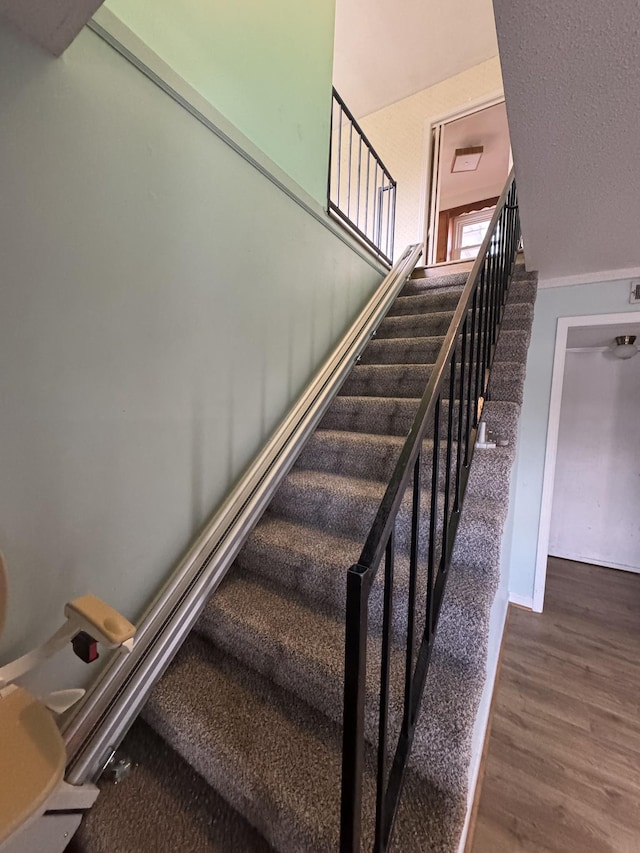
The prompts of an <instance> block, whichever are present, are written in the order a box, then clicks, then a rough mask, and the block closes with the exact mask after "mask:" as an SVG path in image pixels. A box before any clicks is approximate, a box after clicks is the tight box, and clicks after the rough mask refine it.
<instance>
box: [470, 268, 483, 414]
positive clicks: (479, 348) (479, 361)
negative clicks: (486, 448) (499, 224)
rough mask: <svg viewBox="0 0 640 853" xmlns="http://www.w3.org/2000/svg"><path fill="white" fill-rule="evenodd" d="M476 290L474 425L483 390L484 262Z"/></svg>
mask: <svg viewBox="0 0 640 853" xmlns="http://www.w3.org/2000/svg"><path fill="white" fill-rule="evenodd" d="M476 292H477V293H478V294H479V297H478V300H479V308H478V339H477V353H476V379H475V389H474V392H473V396H474V400H475V404H474V411H473V425H474V427H477V426H478V420H479V418H478V401H479V399H480V397H481V396H482V391H481V385H480V383H481V370H482V358H483V351H484V349H483V345H482V325H483V322H484V311H485V307H484V264H483V266H482V269H481V271H480V282H479V283H478V287H477V289H476Z"/></svg>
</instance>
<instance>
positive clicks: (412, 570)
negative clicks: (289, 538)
mask: <svg viewBox="0 0 640 853" xmlns="http://www.w3.org/2000/svg"><path fill="white" fill-rule="evenodd" d="M421 463H422V454H421V453H418V458H417V459H416V461H415V464H414V466H413V496H412V502H411V550H410V554H409V598H408V601H407V658H406V668H405V674H404V715H403V718H402V734H403V735H404V736H405V737H407V736H408V735H409V730H410V729H411V728H412V726H413V723H414V720H413V718H412V716H411V699H412V695H413V655H414V653H415V621H416V584H417V579H418V557H419V547H420V546H419V540H420V496H421V491H420V484H421V480H422V476H421Z"/></svg>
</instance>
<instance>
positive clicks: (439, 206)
mask: <svg viewBox="0 0 640 853" xmlns="http://www.w3.org/2000/svg"><path fill="white" fill-rule="evenodd" d="M430 141H431V157H430V166H431V168H430V175H429V177H428V186H429V205H428V223H427V238H426V242H427V264H428V265H429V266H432V265H435V264H448V263H457V262H459V261H469V260H474V259H475V257H476V255H477V253H478V249H479V248H480V245H481V244H482V241H483V240H484V236H485V234H486V231H487V228H488V227H489V222H490V221H491V217H492V215H493V211H494V209H495V206H496V204H497V202H498V199H499V197H500V193H501V192H502V189H503V187H504V184H505V181H506V179H507V177H508V174H509V170H510V168H511V144H510V140H509V126H508V123H507V112H506V107H505V103H504V100H500V101H499V102H497V103H494V104H492V105H490V106H484V107H481V108H478V109H475V110H474V111H472V112H468V113H465V114H463V115H458V116H457V117H450V118H448V119H446V120H444V121H440V122H437V123H435V124H433V125H432V126H431V140H430Z"/></svg>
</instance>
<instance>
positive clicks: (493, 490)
mask: <svg viewBox="0 0 640 853" xmlns="http://www.w3.org/2000/svg"><path fill="white" fill-rule="evenodd" d="M345 435H349V436H351V433H345ZM500 436H501V437H503V438H505V440H509V441H510V444H509V446H508V447H500V448H495V449H494V450H476V451H475V454H474V457H473V465H472V466H471V471H470V483H471V484H472V487H473V493H474V494H475V495H477V496H478V497H487V498H492V499H496V500H498V499H500V497H501V495H502V488H503V487H502V485H496V484H495V477H494V473H493V472H494V471H495V470H498V471H499V472H504V471H508V470H510V468H511V465H512V463H513V457H514V454H515V436H513V435H511V436H510V435H509V434H508V433H507V432H506V430H505V429H504V428H502V429H501V431H500ZM401 447H402V445H401V443H400V442H396V443H394V444H387V445H385V446H382V447H380V446H379V445H378V443H375V442H368V441H366V439H365V440H363V441H361V442H359V443H356V442H353V441H340V434H336V433H329V434H326V433H323V432H322V431H318V432H317V433H316V435H315V436H314V437H313V438H312V440H311V441H310V442H309V443H308V445H307V447H306V448H305V449H304V451H303V452H302V454H301V455H300V457H299V459H298V462H297V463H296V468H298V469H300V470H311V471H327V472H336V473H341V474H343V475H347V476H351V477H357V478H360V479H372V480H379V481H380V482H388V481H389V480H390V478H391V475H392V474H393V471H394V469H395V466H396V464H397V461H398V458H399V456H400V451H401ZM456 454H457V443H455V442H454V444H453V445H452V449H451V476H452V483H454V482H455V472H456V465H457V456H456ZM445 455H446V447H445V445H444V442H443V443H442V445H441V449H440V466H439V467H440V477H439V482H440V489H441V490H442V491H444V488H445V479H446V466H445ZM432 461H433V443H432V442H431V441H426V442H425V443H424V446H423V451H422V456H421V462H422V483H423V486H425V487H426V486H427V485H428V484H429V483H430V482H431V472H432ZM463 463H464V459H463ZM496 466H497V469H496Z"/></svg>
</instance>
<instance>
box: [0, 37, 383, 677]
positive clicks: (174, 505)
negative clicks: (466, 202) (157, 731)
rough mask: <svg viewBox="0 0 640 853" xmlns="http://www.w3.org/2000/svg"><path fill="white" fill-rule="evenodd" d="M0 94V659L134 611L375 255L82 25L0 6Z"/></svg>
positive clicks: (316, 360) (284, 406)
mask: <svg viewBox="0 0 640 853" xmlns="http://www.w3.org/2000/svg"><path fill="white" fill-rule="evenodd" d="M0 115H2V123H3V128H6V129H8V132H6V133H0V186H1V187H2V205H0V257H1V258H2V268H1V270H0V283H1V287H2V310H1V311H0V364H2V370H1V371H0V400H1V401H2V405H1V406H0V435H1V436H2V440H1V441H0V471H2V477H0V550H2V551H3V552H4V555H5V557H6V559H7V564H8V567H9V572H10V585H11V589H10V610H9V621H8V624H7V627H6V631H5V633H4V635H3V637H2V638H1V640H2V642H1V643H0V660H5V659H7V658H10V656H12V655H18V654H20V653H22V652H24V651H25V650H26V649H27V647H29V645H33V644H35V643H37V642H39V641H41V640H43V639H45V637H46V636H47V634H48V633H50V632H52V631H53V630H55V628H56V627H57V625H58V623H59V621H60V619H61V617H62V612H63V606H64V603H65V602H66V601H67V600H68V599H70V598H73V597H75V596H77V595H81V594H83V593H86V592H89V591H92V592H94V593H95V594H96V595H99V596H101V597H103V598H104V599H106V600H107V601H109V602H111V603H112V604H113V605H114V606H115V607H118V608H120V609H122V611H123V612H124V613H125V614H126V615H127V616H128V617H130V618H132V619H134V620H135V619H137V618H138V616H139V614H140V613H141V611H142V610H143V609H144V607H145V605H146V604H147V603H148V602H149V600H150V599H151V597H152V596H153V594H154V593H155V591H156V590H157V588H158V586H159V584H160V583H161V581H162V580H163V579H164V578H165V577H166V576H167V575H168V574H169V573H170V571H171V569H172V568H173V567H174V566H175V564H176V562H177V561H178V559H179V558H180V557H181V555H182V554H183V553H184V552H185V550H186V548H187V547H188V545H189V544H190V543H191V542H192V541H193V539H194V537H195V535H196V534H197V532H198V530H199V529H200V528H201V527H202V525H203V523H204V522H205V520H206V518H207V517H208V516H209V515H210V514H211V512H212V511H213V510H214V508H215V507H216V506H217V505H218V504H219V503H220V502H221V500H223V498H224V497H225V495H226V494H227V493H228V491H229V489H230V487H231V486H232V485H233V484H234V483H235V482H236V481H237V479H238V477H239V476H240V475H241V474H242V471H243V470H244V469H245V468H246V466H247V465H248V463H249V462H250V461H251V459H252V458H253V457H254V456H255V454H256V453H257V452H258V451H259V449H260V448H261V447H262V446H263V445H264V443H265V441H266V440H267V438H268V437H269V435H270V434H271V433H272V432H273V430H274V428H275V427H276V425H277V424H278V422H279V421H280V420H281V419H282V417H283V416H284V415H285V413H286V412H287V411H288V410H289V409H290V407H291V405H292V403H293V401H295V400H296V399H297V397H298V396H299V394H300V393H301V391H302V389H303V388H304V387H305V385H306V384H307V382H308V381H309V379H310V378H311V377H312V376H313V375H314V374H315V372H316V371H317V370H318V368H319V366H320V365H321V363H322V362H323V360H324V359H325V358H326V356H327V354H328V353H329V352H330V351H331V349H332V348H333V347H334V346H335V345H336V343H337V342H338V340H339V339H340V337H341V336H342V334H343V333H344V331H345V329H346V328H347V327H348V326H349V325H350V324H351V322H352V321H353V318H354V317H355V315H356V314H357V312H358V311H359V310H360V309H361V307H362V306H363V305H364V303H365V302H366V300H367V299H368V298H369V296H370V295H371V293H372V292H373V290H374V289H375V287H376V286H377V285H378V283H379V282H380V280H381V278H382V276H381V275H380V273H379V272H378V271H376V270H375V269H373V268H372V267H371V266H370V264H369V263H368V262H367V261H365V260H363V258H362V257H361V256H360V255H359V254H357V253H356V252H355V251H354V250H353V249H352V248H351V247H350V246H349V245H346V244H345V242H343V241H342V240H341V239H339V238H338V237H337V236H336V234H335V233H334V232H333V231H332V230H330V229H329V228H327V227H326V226H325V225H324V224H322V222H320V221H318V219H316V218H315V217H314V216H312V215H310V213H309V212H308V211H307V210H306V209H304V208H303V207H302V206H301V205H300V204H298V203H296V201H295V200H294V199H292V198H290V197H289V196H288V195H287V194H286V193H284V192H283V191H282V190H281V189H279V188H278V187H277V186H275V185H274V183H272V181H271V180H269V179H268V178H267V177H265V176H264V175H263V174H262V173H260V172H259V171H258V170H257V169H256V168H255V167H254V166H252V165H251V164H249V163H248V162H247V161H246V160H245V159H244V158H243V157H241V156H239V155H238V154H237V153H236V152H235V151H234V150H233V149H232V148H231V147H229V146H228V145H226V144H225V143H224V142H223V141H222V140H221V139H220V138H219V137H218V136H216V135H215V134H214V133H212V132H211V131H210V130H209V129H207V128H206V127H205V126H204V125H203V124H202V123H200V122H199V121H198V120H197V119H196V118H194V117H193V116H192V115H191V114H190V113H189V112H187V110H186V109H183V108H182V107H181V106H179V105H178V104H177V103H176V102H175V101H174V100H172V99H171V98H170V97H168V96H167V95H166V94H165V93H164V92H163V91H162V90H161V89H160V88H158V87H157V86H156V85H155V84H154V83H153V82H151V80H149V79H148V78H147V77H146V76H145V75H144V74H142V73H140V72H139V71H138V70H137V69H136V68H135V67H134V66H133V65H132V64H130V63H129V62H128V61H127V60H126V59H124V58H123V57H122V56H121V55H120V54H119V53H117V52H116V51H115V50H114V49H112V48H111V47H109V45H108V44H106V43H105V42H104V41H103V40H102V39H101V38H99V37H98V36H97V35H96V34H94V33H93V32H90V31H89V30H86V29H85V30H84V31H82V32H81V33H80V35H79V36H78V38H77V39H76V40H75V41H74V43H73V44H72V45H71V47H70V48H69V49H68V50H67V51H66V52H65V54H64V57H63V58H62V59H53V58H52V57H50V56H49V55H47V54H45V53H44V52H43V51H41V50H39V49H38V48H37V47H35V46H33V45H32V44H29V43H28V42H27V41H25V40H23V39H21V38H20V37H19V36H18V35H17V34H15V33H14V32H12V31H11V30H9V29H8V28H5V27H3V26H2V25H1V24H0ZM345 568H346V567H345ZM56 660H59V666H60V668H61V669H62V670H63V671H64V678H63V682H62V684H63V685H64V686H66V685H69V686H71V684H72V683H73V682H74V681H78V680H81V679H83V678H86V677H87V675H91V673H92V670H90V669H87V668H86V667H84V665H83V664H81V663H80V662H79V661H77V660H76V659H74V658H73V657H72V656H71V655H69V654H61V655H60V656H59V659H56ZM58 686H61V685H60V684H59V685H58Z"/></svg>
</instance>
